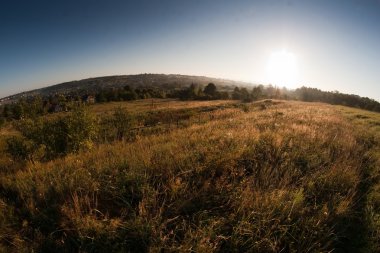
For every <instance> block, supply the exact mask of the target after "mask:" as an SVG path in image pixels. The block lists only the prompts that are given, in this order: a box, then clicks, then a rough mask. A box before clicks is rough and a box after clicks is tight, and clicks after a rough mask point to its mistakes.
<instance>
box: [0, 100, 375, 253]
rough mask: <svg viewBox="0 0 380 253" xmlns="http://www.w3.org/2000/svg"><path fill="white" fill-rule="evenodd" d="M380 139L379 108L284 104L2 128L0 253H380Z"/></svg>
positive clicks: (170, 103)
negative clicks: (12, 143) (16, 146)
mask: <svg viewBox="0 0 380 253" xmlns="http://www.w3.org/2000/svg"><path fill="white" fill-rule="evenodd" d="M62 126H63V127H64V129H66V130H65V131H66V133H67V136H66V135H62V132H61V131H59V129H60V127H62ZM79 130H80V131H79ZM79 132H80V133H84V134H85V136H82V135H78V134H76V135H75V134H74V135H73V134H72V133H79ZM379 133H380V114H379V113H375V112H367V111H362V110H359V109H352V108H347V107H343V106H332V105H327V104H322V103H304V102H295V101H282V100H262V101H258V102H254V103H240V102H237V101H219V100H216V101H176V100H170V99H165V100H161V99H156V100H151V99H149V100H138V101H132V102H112V103H105V104H98V105H92V106H89V107H86V108H84V109H83V108H82V109H81V110H80V111H73V112H62V113H57V114H52V115H45V116H43V117H41V118H40V119H39V120H35V121H30V120H28V119H25V120H21V121H15V122H14V123H13V124H11V123H7V124H6V125H5V126H4V127H3V128H2V129H1V130H0V143H1V145H0V149H1V152H0V154H1V157H0V173H1V176H0V251H2V252H30V251H34V252H58V251H59V252H379V250H380V244H379V238H380V222H379V221H380V191H379V190H380V184H379V166H380V135H379ZM11 136H13V137H12V138H13V140H16V139H18V138H23V139H22V140H21V142H20V143H22V145H24V146H22V145H21V146H20V147H23V148H24V149H22V150H23V152H19V153H17V152H9V147H8V151H7V152H4V151H5V150H6V141H5V140H6V139H9V138H11ZM22 136H23V137H22ZM36 136H37V137H36ZM52 137H54V138H52ZM58 137H59V138H58ZM55 139H60V140H62V141H61V143H65V146H57V145H56V142H54V140H55ZM15 143H17V142H15ZM28 145H30V147H33V149H28V147H29V146H28ZM13 151H15V150H13ZM16 151H17V150H16Z"/></svg>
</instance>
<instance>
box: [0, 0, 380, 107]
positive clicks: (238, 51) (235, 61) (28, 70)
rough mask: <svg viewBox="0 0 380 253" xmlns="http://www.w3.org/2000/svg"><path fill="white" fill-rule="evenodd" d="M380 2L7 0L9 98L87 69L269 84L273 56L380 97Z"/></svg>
mask: <svg viewBox="0 0 380 253" xmlns="http://www.w3.org/2000/svg"><path fill="white" fill-rule="evenodd" d="M379 26H380V1H375V0H373V1H369V0H368V1H366V0H364V1H363V0H362V1H359V0H355V1H354V0H345V1H343V0H342V1H338V0H318V1H317V0H316V1H311V0H304V1H271V0H266V1H244V0H230V1H223V0H214V1H212V0H202V1H201V0H192V1H189V0H188V1H182V0H176V1H175V0H155V1H147V0H142V1H141V0H140V1H125V0H124V1H121V0H120V1H119V0H113V1H112V0H108V1H105V0H104V1H94V0H92V1H90V0H76V1H71V0H66V1H58V0H56V1H51V0H50V1H38V0H35V1H21V0H13V1H6V0H4V1H1V3H0V34H1V36H0V97H3V96H6V95H10V94H13V93H16V92H21V91H25V90H30V89H34V88H39V87H44V86H46V85H52V84H56V83H60V82H64V81H71V80H77V79H82V78H88V77H95V76H103V75H114V74H137V73H167V74H169V73H178V74H190V75H205V76H212V77H221V78H229V79H235V80H242V81H249V82H254V83H264V84H266V83H267V82H268V78H267V73H266V68H267V65H268V60H269V58H270V56H271V54H273V52H277V51H280V50H284V49H286V50H287V51H289V52H291V53H292V54H293V55H294V56H295V57H296V58H297V68H298V77H297V84H294V85H293V86H292V87H291V88H294V87H296V86H302V85H306V86H311V87H316V88H320V89H323V90H339V91H341V92H345V93H353V94H358V95H361V96H368V97H370V98H374V99H376V100H380V28H379Z"/></svg>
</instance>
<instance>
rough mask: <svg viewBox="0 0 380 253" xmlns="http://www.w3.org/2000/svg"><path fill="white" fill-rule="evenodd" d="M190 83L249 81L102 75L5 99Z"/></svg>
mask: <svg viewBox="0 0 380 253" xmlns="http://www.w3.org/2000/svg"><path fill="white" fill-rule="evenodd" d="M191 83H197V84H200V85H207V84H208V83H215V84H216V85H217V86H219V87H222V88H223V87H228V86H229V87H232V86H248V85H251V84H250V83H246V82H239V81H232V80H226V79H219V78H211V77H205V76H188V75H175V74H172V75H165V74H139V75H120V76H104V77H95V78H88V79H83V80H77V81H70V82H65V83H60V84H56V85H52V86H48V87H44V88H41V89H36V90H31V91H26V92H22V93H18V94H15V95H12V96H8V97H6V98H5V99H9V100H17V99H19V98H21V97H28V96H35V95H41V96H49V95H54V94H66V93H70V92H75V91H87V92H89V91H90V92H91V91H96V90H99V89H105V88H120V87H124V86H126V85H129V86H131V87H134V88H136V87H148V86H149V87H158V88H159V87H160V86H165V85H166V86H170V87H173V88H175V87H177V88H182V87H185V86H186V87H188V86H189V85H190V84H191Z"/></svg>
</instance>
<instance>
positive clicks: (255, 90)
mask: <svg viewBox="0 0 380 253" xmlns="http://www.w3.org/2000/svg"><path fill="white" fill-rule="evenodd" d="M262 94H263V90H262V86H261V85H259V86H256V87H254V88H253V90H252V99H253V100H254V101H256V100H259V98H261V96H262Z"/></svg>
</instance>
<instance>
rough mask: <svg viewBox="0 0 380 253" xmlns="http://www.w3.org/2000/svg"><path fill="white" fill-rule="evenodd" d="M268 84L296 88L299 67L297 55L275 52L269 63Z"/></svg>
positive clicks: (285, 51) (284, 51)
mask: <svg viewBox="0 0 380 253" xmlns="http://www.w3.org/2000/svg"><path fill="white" fill-rule="evenodd" d="M266 74H267V82H268V83H270V84H272V85H277V86H286V87H288V88H295V87H296V85H297V84H298V67H297V59H296V57H295V55H294V54H293V53H291V52H288V51H287V50H285V49H284V50H282V51H277V52H273V53H272V54H271V55H270V57H269V59H268V63H267V73H266Z"/></svg>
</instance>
